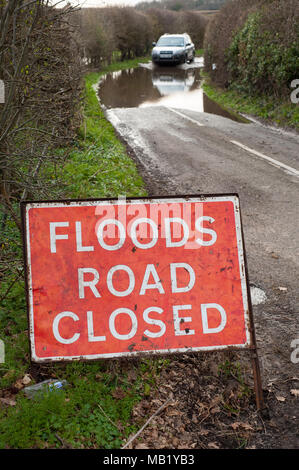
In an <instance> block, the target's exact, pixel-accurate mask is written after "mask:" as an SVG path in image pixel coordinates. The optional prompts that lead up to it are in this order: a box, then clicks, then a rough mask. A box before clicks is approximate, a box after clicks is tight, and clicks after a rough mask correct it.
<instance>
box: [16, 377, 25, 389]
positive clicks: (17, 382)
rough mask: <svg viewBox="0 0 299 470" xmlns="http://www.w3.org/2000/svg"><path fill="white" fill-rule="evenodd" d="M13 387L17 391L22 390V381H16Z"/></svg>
mask: <svg viewBox="0 0 299 470" xmlns="http://www.w3.org/2000/svg"><path fill="white" fill-rule="evenodd" d="M14 387H15V388H16V389H17V390H22V388H24V384H23V380H22V379H18V380H17V381H16V382H15V383H14Z"/></svg>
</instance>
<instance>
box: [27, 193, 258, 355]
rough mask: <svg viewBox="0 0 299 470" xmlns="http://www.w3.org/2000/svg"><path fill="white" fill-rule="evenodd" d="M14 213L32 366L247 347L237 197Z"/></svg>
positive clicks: (47, 205) (53, 206) (80, 204)
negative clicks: (21, 242)
mask: <svg viewBox="0 0 299 470" xmlns="http://www.w3.org/2000/svg"><path fill="white" fill-rule="evenodd" d="M22 210H23V223H24V235H25V253H26V268H27V269H26V271H27V292H28V311H29V326H30V343H31V357H32V360H33V361H36V362H41V361H50V360H56V361H58V360H75V359H97V358H110V357H117V356H124V355H134V354H140V353H168V352H185V351H199V350H213V349H220V348H227V347H237V348H241V347H248V346H249V345H250V334H249V314H248V311H249V309H248V291H247V283H246V275H245V268H244V253H243V241H242V231H241V219H240V210H239V200H238V196H236V195H225V196H206V197H203V196H202V197H190V198H165V199H138V200H137V199H132V200H130V201H124V200H114V201H111V200H108V201H107V200H97V201H76V202H75V201H66V202H40V203H38V202H33V203H24V204H23V206H22Z"/></svg>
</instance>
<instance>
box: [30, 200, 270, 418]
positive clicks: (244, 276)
mask: <svg viewBox="0 0 299 470" xmlns="http://www.w3.org/2000/svg"><path fill="white" fill-rule="evenodd" d="M213 198H214V199H217V200H221V198H224V199H223V200H227V199H228V198H232V199H235V200H237V202H238V210H237V211H235V216H236V221H235V222H236V231H237V243H238V254H239V256H240V258H239V261H240V274H241V284H242V295H243V301H244V299H246V312H245V321H246V331H247V333H248V335H249V338H248V340H247V342H246V344H245V345H241V346H240V345H239V346H220V347H211V348H202V347H200V348H198V349H196V348H187V349H184V350H179V349H175V350H169V349H168V350H152V351H149V352H146V351H132V352H131V351H129V352H128V353H126V354H118V355H117V354H116V355H115V354H114V356H112V357H118V356H123V355H125V356H127V357H134V356H135V355H136V354H138V356H145V355H149V354H152V355H163V356H165V355H168V354H170V353H180V352H184V353H188V352H193V353H194V352H198V351H199V352H200V351H207V350H211V351H216V350H219V349H220V350H225V349H229V350H249V352H250V355H251V360H252V368H253V378H254V386H255V394H256V404H257V408H258V410H260V409H262V408H264V401H263V391H262V381H261V373H260V367H259V359H258V354H257V344H256V336H255V328H254V320H253V310H252V302H251V295H250V286H249V278H248V267H247V259H246V250H245V243H244V233H243V225H242V217H241V209H240V201H239V196H238V194H236V193H229V194H225V193H224V194H204V195H202V194H201V195H179V196H162V197H161V196H157V197H133V198H128V199H126V203H127V204H130V203H137V202H140V203H144V204H146V203H155V202H160V203H162V202H164V203H166V202H192V201H194V202H205V201H208V200H211V199H213ZM118 202H119V200H117V199H115V198H97V199H84V200H79V199H65V200H47V201H45V200H41V201H23V202H22V203H21V214H22V229H23V251H24V266H25V283H26V296H27V317H28V324H29V328H28V336H29V342H30V346H31V347H30V355H31V361H32V362H40V363H41V362H42V363H47V362H56V361H60V362H68V361H70V360H84V361H89V360H99V359H105V355H102V356H98V357H95V358H93V357H88V356H83V357H82V356H81V357H64V358H53V359H52V358H47V359H42V360H36V357H35V354H34V348H33V339H34V332H33V330H32V328H33V306H32V287H31V267H30V241H29V237H28V225H29V223H28V219H27V214H28V209H30V208H31V207H41V206H43V207H47V206H51V207H54V206H57V205H58V206H59V205H63V206H75V205H78V206H82V205H84V204H90V205H97V204H98V203H103V204H104V203H106V204H117V203H118ZM244 308H245V304H244Z"/></svg>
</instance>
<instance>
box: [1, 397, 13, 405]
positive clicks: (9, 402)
mask: <svg viewBox="0 0 299 470" xmlns="http://www.w3.org/2000/svg"><path fill="white" fill-rule="evenodd" d="M0 402H1V403H3V405H8V406H15V405H16V404H17V402H16V401H15V400H13V399H12V398H0Z"/></svg>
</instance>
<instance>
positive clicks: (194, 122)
mask: <svg viewBox="0 0 299 470" xmlns="http://www.w3.org/2000/svg"><path fill="white" fill-rule="evenodd" d="M165 108H166V109H169V111H172V112H173V113H175V114H178V115H179V116H181V117H182V118H184V119H187V121H190V122H193V124H196V125H197V126H199V127H202V126H203V125H204V124H201V123H200V122H198V121H196V120H195V119H192V118H190V117H189V116H186V114H183V113H180V112H179V111H177V110H176V109H173V108H169V107H168V106H165Z"/></svg>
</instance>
